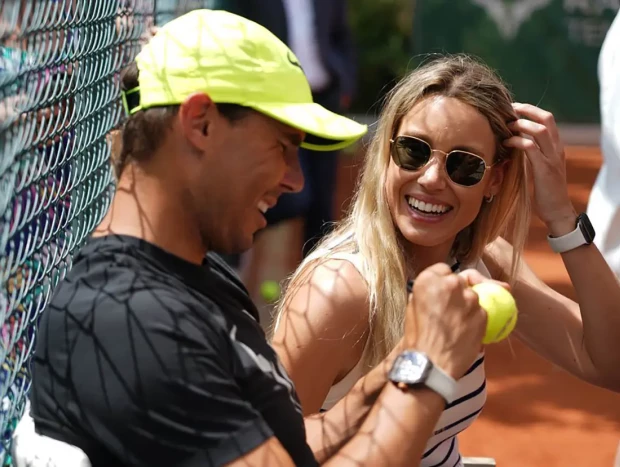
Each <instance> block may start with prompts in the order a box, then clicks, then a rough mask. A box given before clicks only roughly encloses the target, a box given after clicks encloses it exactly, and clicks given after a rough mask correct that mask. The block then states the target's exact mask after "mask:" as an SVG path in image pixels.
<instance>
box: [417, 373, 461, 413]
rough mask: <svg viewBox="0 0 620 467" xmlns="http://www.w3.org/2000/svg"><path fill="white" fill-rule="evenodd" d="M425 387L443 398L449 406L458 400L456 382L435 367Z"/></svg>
mask: <svg viewBox="0 0 620 467" xmlns="http://www.w3.org/2000/svg"><path fill="white" fill-rule="evenodd" d="M424 385H425V386H427V387H428V388H429V389H432V390H433V391H435V392H436V393H437V394H439V395H440V396H441V397H443V398H444V399H445V400H446V402H447V403H448V404H450V403H452V402H453V401H454V399H455V398H456V392H457V384H456V381H455V380H454V379H453V378H452V377H451V376H449V375H448V374H447V373H446V372H444V371H443V370H442V369H441V368H438V367H436V366H433V369H432V370H431V371H430V372H429V374H428V377H427V378H426V381H425V382H424Z"/></svg>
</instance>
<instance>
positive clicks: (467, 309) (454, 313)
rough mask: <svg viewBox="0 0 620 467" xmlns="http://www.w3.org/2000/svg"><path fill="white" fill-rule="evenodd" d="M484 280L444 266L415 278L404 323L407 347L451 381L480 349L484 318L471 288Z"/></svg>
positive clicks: (427, 270) (436, 267) (458, 375)
mask: <svg viewBox="0 0 620 467" xmlns="http://www.w3.org/2000/svg"><path fill="white" fill-rule="evenodd" d="M484 280H486V278H484V276H482V275H481V274H480V273H478V272H477V271H475V270H469V271H466V272H463V273H461V274H454V273H452V271H451V270H450V268H449V267H448V266H447V265H446V264H436V265H434V266H431V267H429V268H427V269H425V270H424V271H422V273H421V274H420V275H419V276H418V277H417V279H416V281H415V284H414V287H413V293H412V294H411V295H410V297H409V303H408V305H407V315H406V321H405V343H406V345H407V347H409V348H411V349H416V350H419V351H422V352H425V353H426V354H427V355H428V356H429V358H430V359H431V361H432V362H433V363H434V364H435V365H437V366H438V367H439V368H441V369H442V370H443V371H445V372H446V373H448V374H449V375H450V376H452V377H453V378H455V379H459V378H460V377H462V376H463V374H464V373H465V372H466V371H467V369H468V368H469V367H470V366H471V364H472V363H473V362H474V360H475V358H476V356H477V355H478V353H479V352H480V349H481V346H482V338H483V336H484V332H485V328H486V321H487V315H486V313H485V311H484V310H483V309H482V308H480V305H479V303H478V295H476V293H475V292H474V291H473V290H471V286H472V285H474V284H476V283H479V282H482V281H484Z"/></svg>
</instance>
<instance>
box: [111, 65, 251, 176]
mask: <svg viewBox="0 0 620 467" xmlns="http://www.w3.org/2000/svg"><path fill="white" fill-rule="evenodd" d="M138 77H139V71H138V66H137V65H136V63H135V62H133V63H132V64H131V65H129V66H128V67H127V68H125V70H123V72H122V74H121V89H122V90H123V91H129V90H131V89H134V88H137V87H139V84H140V83H139V80H138ZM216 106H217V109H218V111H219V112H220V113H221V114H222V116H224V118H226V119H227V120H228V121H230V122H231V123H233V122H236V121H238V120H241V119H243V118H244V117H246V116H247V115H248V114H249V113H250V112H252V109H250V108H248V107H244V106H241V105H237V104H216ZM178 111H179V106H178V105H167V106H162V107H152V108H149V109H145V110H141V111H139V112H136V113H135V114H133V115H130V116H129V117H127V120H126V121H125V123H124V125H123V127H122V128H121V130H120V132H121V135H120V141H118V143H119V144H116V145H114V146H115V147H117V148H118V147H119V146H120V148H118V150H116V151H114V150H113V156H112V162H113V166H114V171H115V173H116V176H117V177H119V176H120V175H121V173H122V171H123V169H124V168H125V167H126V165H127V163H128V162H129V161H130V160H134V161H138V162H139V161H144V160H147V159H148V158H149V157H150V156H151V154H153V153H154V152H155V151H156V150H157V149H158V148H159V147H160V145H161V144H162V142H163V140H164V138H165V136H166V134H167V131H168V130H169V129H170V128H171V123H172V120H173V119H174V117H176V115H177V113H178Z"/></svg>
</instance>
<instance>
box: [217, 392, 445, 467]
mask: <svg viewBox="0 0 620 467" xmlns="http://www.w3.org/2000/svg"><path fill="white" fill-rule="evenodd" d="M443 407H444V402H443V399H442V398H441V397H440V396H439V395H437V394H436V393H434V392H432V391H429V390H426V389H419V390H415V391H401V390H400V389H397V388H396V386H393V385H388V386H385V387H384V389H383V391H382V392H381V396H380V398H379V399H378V402H377V403H376V404H374V406H373V410H372V412H371V413H370V415H369V416H368V418H367V419H366V421H365V422H364V423H363V424H362V425H361V428H360V430H359V433H357V435H356V436H354V437H353V438H351V440H350V442H349V443H348V444H346V445H345V446H344V447H343V448H342V449H341V450H339V451H338V452H336V453H335V454H334V455H333V456H332V457H331V458H330V459H329V460H324V461H322V462H319V463H320V464H321V465H325V466H328V467H346V466H351V467H366V466H368V467H371V466H372V467H375V466H377V465H389V466H394V467H398V466H412V465H415V462H416V461H417V460H419V459H421V458H422V454H423V451H424V447H425V446H426V442H427V440H428V439H429V438H430V436H431V434H432V430H433V427H434V426H435V424H436V423H437V420H438V419H439V416H440V415H441V412H442V411H443ZM332 410H333V409H332ZM306 426H307V424H306ZM227 466H228V467H271V466H277V467H293V466H294V464H293V461H292V460H291V458H290V456H289V455H288V453H287V452H286V450H285V449H284V448H283V447H282V445H281V444H280V442H279V441H278V440H277V439H276V438H273V437H272V438H270V439H269V440H268V441H266V442H265V443H263V444H261V445H260V446H259V447H257V448H256V449H254V450H253V451H251V452H250V453H248V454H246V455H245V456H243V457H241V458H239V459H237V460H235V461H234V462H231V463H230V464H227Z"/></svg>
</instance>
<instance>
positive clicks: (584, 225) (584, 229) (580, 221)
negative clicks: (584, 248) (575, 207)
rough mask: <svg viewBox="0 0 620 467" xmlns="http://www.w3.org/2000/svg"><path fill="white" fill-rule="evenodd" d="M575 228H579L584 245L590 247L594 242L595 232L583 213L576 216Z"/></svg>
mask: <svg viewBox="0 0 620 467" xmlns="http://www.w3.org/2000/svg"><path fill="white" fill-rule="evenodd" d="M577 226H578V227H579V230H581V234H582V235H583V238H584V240H585V242H586V244H587V245H590V244H591V243H592V242H593V241H594V237H595V236H596V232H595V231H594V227H593V226H592V223H591V222H590V218H589V217H588V215H587V214H586V213H585V212H583V213H581V214H579V215H578V216H577Z"/></svg>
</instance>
